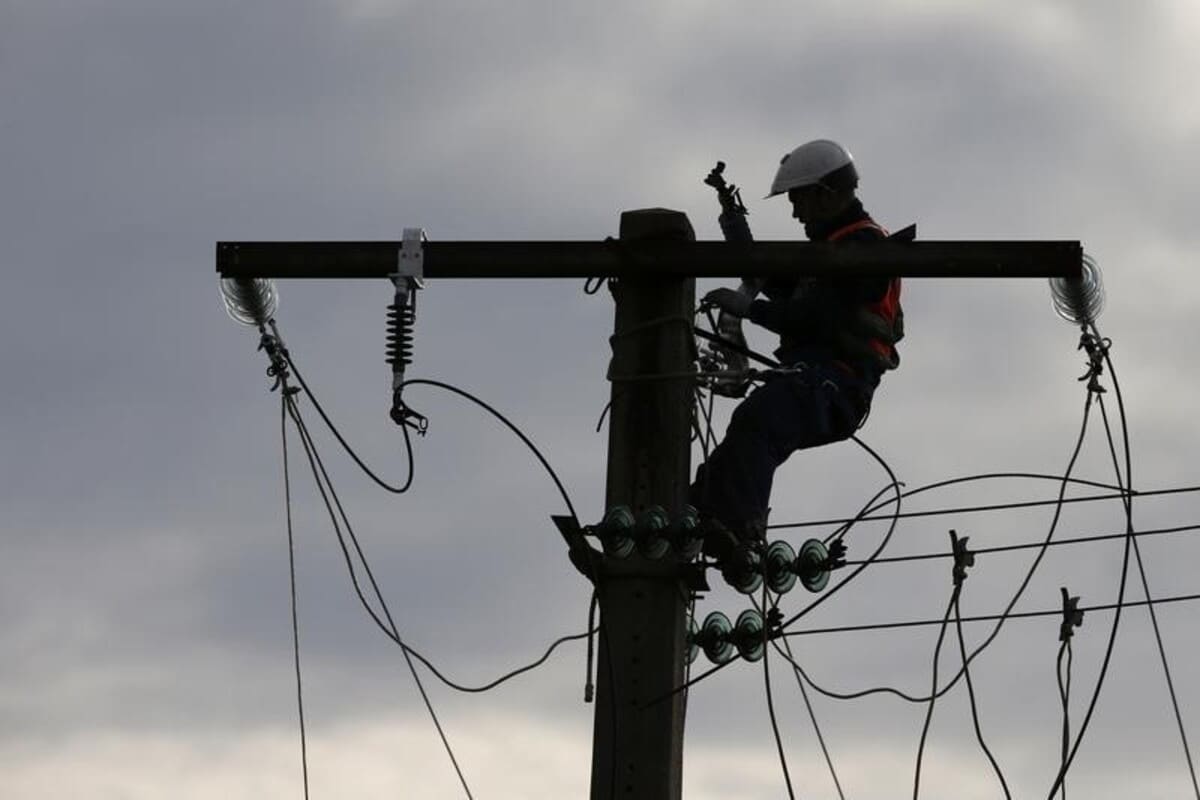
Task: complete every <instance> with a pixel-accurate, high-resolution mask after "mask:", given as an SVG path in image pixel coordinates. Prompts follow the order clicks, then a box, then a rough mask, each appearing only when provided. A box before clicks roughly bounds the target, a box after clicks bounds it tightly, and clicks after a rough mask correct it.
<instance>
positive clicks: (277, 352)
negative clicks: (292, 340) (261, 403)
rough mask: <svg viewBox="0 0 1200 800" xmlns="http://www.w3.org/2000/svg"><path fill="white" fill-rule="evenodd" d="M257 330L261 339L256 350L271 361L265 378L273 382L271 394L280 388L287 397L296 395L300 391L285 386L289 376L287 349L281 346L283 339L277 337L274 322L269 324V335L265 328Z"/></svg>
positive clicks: (296, 388) (277, 332) (277, 333)
mask: <svg viewBox="0 0 1200 800" xmlns="http://www.w3.org/2000/svg"><path fill="white" fill-rule="evenodd" d="M258 330H259V332H260V333H261V334H262V338H261V339H259V341H258V349H259V350H263V351H265V352H266V354H267V358H268V359H270V361H271V366H269V367H267V377H268V378H273V379H274V380H275V382H274V383H273V384H271V391H272V392H273V391H275V390H276V389H278V388H279V387H281V386H282V387H283V392H284V394H286V395H289V396H290V395H294V394H296V393H297V392H299V391H300V389H299V388H298V387H295V386H288V385H287V379H288V377H289V375H290V373H289V372H288V359H287V357H288V351H287V347H285V346H284V344H283V339H281V338H280V337H279V330H278V329H277V328H276V327H275V324H274V322H272V323H271V332H270V333H267V330H266V328H264V327H262V326H259V329H258Z"/></svg>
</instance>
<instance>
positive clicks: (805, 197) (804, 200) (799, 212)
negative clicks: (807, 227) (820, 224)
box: [787, 184, 832, 225]
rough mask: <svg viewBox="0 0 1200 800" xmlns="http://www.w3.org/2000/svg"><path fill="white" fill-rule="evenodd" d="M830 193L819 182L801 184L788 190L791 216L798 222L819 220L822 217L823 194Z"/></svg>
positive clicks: (804, 222)
mask: <svg viewBox="0 0 1200 800" xmlns="http://www.w3.org/2000/svg"><path fill="white" fill-rule="evenodd" d="M829 194H832V193H831V192H830V191H829V190H828V189H826V188H825V187H824V186H821V185H820V184H813V185H812V186H801V187H799V188H796V189H792V190H791V191H789V192H788V194H787V196H788V201H789V202H791V204H792V217H793V218H795V220H796V221H797V222H799V223H800V224H802V225H803V224H806V223H809V222H814V221H819V220H820V219H821V217H822V212H823V207H824V203H823V201H824V200H825V196H826V195H829Z"/></svg>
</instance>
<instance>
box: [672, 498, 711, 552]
mask: <svg viewBox="0 0 1200 800" xmlns="http://www.w3.org/2000/svg"><path fill="white" fill-rule="evenodd" d="M669 537H670V539H671V546H672V547H674V548H675V553H676V554H677V555H678V556H679V557H680V558H681V559H683V560H684V561H691V560H692V559H694V558H695V557H696V556H698V555H700V550H701V548H703V547H704V536H703V534H702V533H701V532H700V512H699V511H697V510H696V508H695V506H684V507H683V511H681V512H680V513H679V517H678V518H677V519H676V520H675V524H674V525H672V526H671V530H670V533H669Z"/></svg>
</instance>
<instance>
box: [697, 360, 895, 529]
mask: <svg viewBox="0 0 1200 800" xmlns="http://www.w3.org/2000/svg"><path fill="white" fill-rule="evenodd" d="M796 369H797V370H798V371H797V372H795V373H791V374H785V375H778V376H775V377H771V378H769V379H768V380H767V382H766V383H764V384H763V385H761V386H759V387H758V388H757V389H755V390H754V391H753V392H752V393H751V394H750V396H749V397H747V398H746V399H745V400H743V401H742V402H741V404H740V405H739V406H738V407H737V408H736V409H735V410H734V412H733V417H732V418H731V419H730V421H729V427H728V428H727V429H726V431H725V438H724V440H722V441H721V443H720V444H718V445H717V446H716V447H715V448H713V451H712V453H710V454H709V458H708V461H707V462H706V463H704V464H701V465H700V467H699V469H697V470H696V481H695V483H693V484H692V487H691V489H690V491H689V497H690V498H691V502H692V505H694V506H695V507H696V508H697V509H698V510H699V511H700V514H701V516H702V517H715V518H716V519H718V520H720V521H721V522H722V523H724V524H725V526H726V527H728V528H729V529H730V530H731V531H733V532H734V534H735V535H737V536H738V538H740V539H741V538H746V536H747V535H748V526H752V525H762V524H765V523H766V515H767V507H768V504H769V503H770V499H771V484H772V482H773V480H774V477H775V470H776V468H777V467H779V465H780V464H782V463H783V462H784V461H786V460H787V459H788V457H789V456H790V455H791V454H792V453H794V452H796V451H797V450H803V449H806V448H809V447H819V446H820V445H823V444H829V443H830V442H838V441H841V440H843V439H847V438H849V437H850V436H851V435H852V434H853V433H854V431H856V430H857V429H858V426H859V423H860V422H861V421H862V418H863V417H864V416H865V414H866V412H867V409H868V408H869V406H870V400H871V393H872V391H873V387H870V386H867V385H865V384H863V383H862V382H861V381H859V380H858V379H856V378H854V377H852V376H851V375H850V374H849V373H848V372H846V371H845V370H843V369H841V368H839V367H838V366H836V365H834V364H821V363H815V364H811V365H809V364H798V365H796Z"/></svg>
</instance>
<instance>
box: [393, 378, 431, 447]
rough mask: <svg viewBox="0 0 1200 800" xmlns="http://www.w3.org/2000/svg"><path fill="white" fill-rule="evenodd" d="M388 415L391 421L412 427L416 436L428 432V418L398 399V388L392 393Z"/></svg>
mask: <svg viewBox="0 0 1200 800" xmlns="http://www.w3.org/2000/svg"><path fill="white" fill-rule="evenodd" d="M389 416H391V418H392V422H394V423H396V424H397V425H402V426H405V427H408V428H412V429H413V430H415V431H416V432H417V435H418V436H424V435H425V434H426V433H428V432H429V420H428V419H426V418H425V416H424V415H423V414H420V413H418V412H416V411H413V410H412V409H411V408H409V406H408V403H405V402H404V401H403V400H402V399H400V390H399V389H397V390H396V392H395V393H394V394H393V395H392V410H391V412H389Z"/></svg>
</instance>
